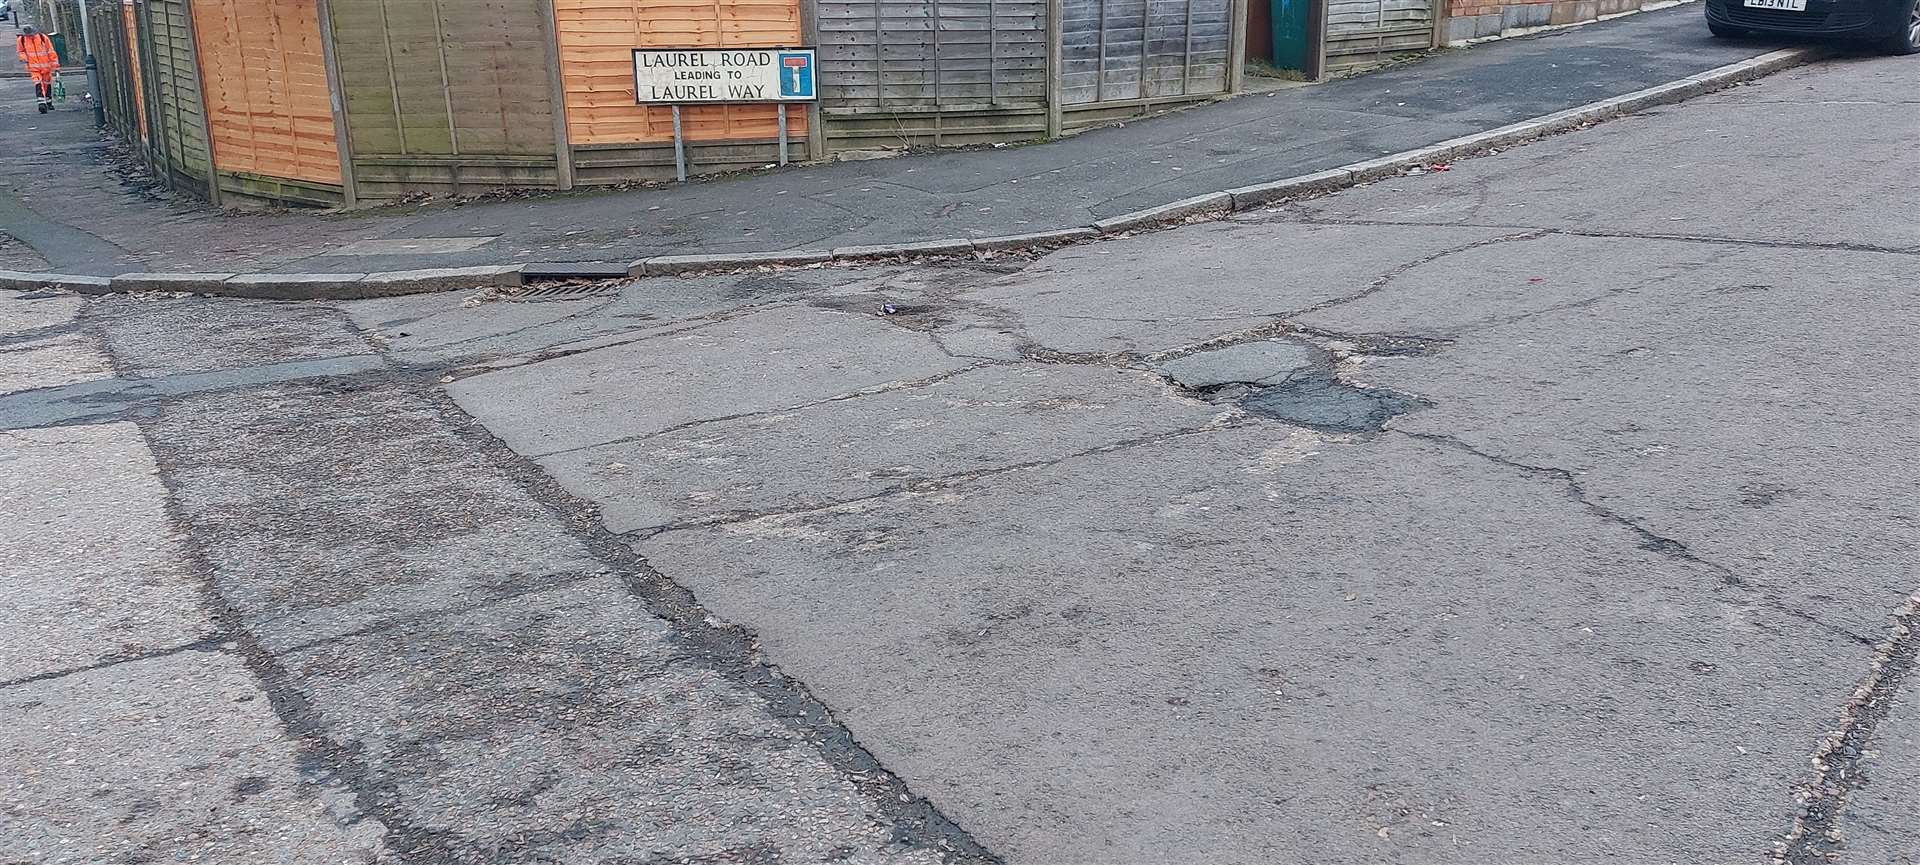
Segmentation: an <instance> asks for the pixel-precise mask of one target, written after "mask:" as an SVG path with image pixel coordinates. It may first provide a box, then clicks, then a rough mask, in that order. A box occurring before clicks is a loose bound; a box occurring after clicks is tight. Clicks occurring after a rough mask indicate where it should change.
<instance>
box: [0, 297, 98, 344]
mask: <svg viewBox="0 0 1920 865" xmlns="http://www.w3.org/2000/svg"><path fill="white" fill-rule="evenodd" d="M84 303H85V300H84V299H83V298H81V297H80V296H78V295H64V296H60V297H45V298H41V299H39V300H21V299H20V295H19V294H18V293H16V292H11V291H0V336H14V335H16V334H21V333H25V332H27V331H30V330H36V329H39V328H43V327H53V326H55V325H62V324H68V323H71V322H72V321H73V319H74V317H75V316H77V315H79V314H80V309H81V306H82V304H84Z"/></svg>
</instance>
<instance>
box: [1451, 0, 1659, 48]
mask: <svg viewBox="0 0 1920 865" xmlns="http://www.w3.org/2000/svg"><path fill="white" fill-rule="evenodd" d="M1651 2H1654V0H1553V2H1548V3H1526V2H1513V3H1498V2H1493V0H1447V16H1448V17H1447V23H1446V32H1445V33H1442V34H1441V36H1442V41H1443V42H1446V43H1448V44H1456V43H1460V42H1465V41H1467V40H1469V39H1482V38H1486V37H1490V36H1500V35H1504V34H1510V33H1512V32H1513V31H1516V30H1523V29H1528V28H1533V27H1545V26H1548V25H1550V24H1574V23H1577V22H1581V21H1592V20H1594V19H1596V18H1599V17H1600V16H1602V15H1616V14H1619V13H1621V12H1631V11H1634V10H1636V9H1639V8H1640V7H1641V6H1643V5H1646V4H1647V3H1651Z"/></svg>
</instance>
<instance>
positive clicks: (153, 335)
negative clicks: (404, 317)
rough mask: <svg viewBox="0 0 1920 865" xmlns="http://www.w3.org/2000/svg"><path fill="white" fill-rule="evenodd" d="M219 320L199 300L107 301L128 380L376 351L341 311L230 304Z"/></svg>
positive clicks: (104, 306)
mask: <svg viewBox="0 0 1920 865" xmlns="http://www.w3.org/2000/svg"><path fill="white" fill-rule="evenodd" d="M223 302H225V303H232V304H235V305H236V306H235V307H234V308H233V309H232V310H231V312H232V313H234V314H232V315H225V316H218V317H212V316H208V315H207V314H206V309H205V307H204V306H203V305H202V304H201V303H198V302H196V301H195V300H194V299H192V298H177V297H165V296H149V295H120V296H115V297H108V298H103V299H101V300H100V301H99V302H98V303H97V304H96V305H95V306H94V307H93V309H92V311H91V313H90V315H91V317H92V318H93V319H94V320H96V321H98V322H99V325H100V327H101V329H103V330H104V331H105V332H106V335H107V339H108V340H109V341H110V342H111V343H112V344H113V348H114V353H115V355H116V356H117V357H118V358H119V360H120V363H121V364H122V366H123V367H124V368H125V369H126V371H127V372H128V374H129V375H132V376H136V377H147V378H151V377H156V376H164V375H175V374H180V373H196V372H208V371H212V370H224V369H233V368H236V367H245V366H258V365H264V364H271V363H285V362H288V361H299V360H319V359H323V358H335V357H345V356H349V355H360V354H367V353H368V352H370V351H371V350H372V349H371V347H369V346H368V345H367V343H366V341H365V340H364V339H362V338H361V337H360V336H359V334H357V333H355V332H354V331H353V329H352V327H351V326H349V325H348V324H347V323H346V320H345V317H344V316H342V315H341V314H340V313H339V312H337V311H335V310H333V309H331V308H329V307H326V306H322V305H319V304H312V303H298V302H275V301H254V300H229V301H223Z"/></svg>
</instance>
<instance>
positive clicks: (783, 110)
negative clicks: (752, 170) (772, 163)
mask: <svg viewBox="0 0 1920 865" xmlns="http://www.w3.org/2000/svg"><path fill="white" fill-rule="evenodd" d="M780 164H781V165H785V164H787V103H785V102H782V103H780Z"/></svg>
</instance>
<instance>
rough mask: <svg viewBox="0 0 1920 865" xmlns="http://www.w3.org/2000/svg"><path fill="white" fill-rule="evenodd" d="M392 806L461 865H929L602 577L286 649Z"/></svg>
mask: <svg viewBox="0 0 1920 865" xmlns="http://www.w3.org/2000/svg"><path fill="white" fill-rule="evenodd" d="M285 663H286V664H287V668H288V673H289V675H290V676H292V677H293V678H294V679H295V680H296V681H298V682H299V683H300V687H301V689H302V690H303V691H304V692H305V693H306V694H307V695H308V698H309V699H310V700H311V702H312V704H313V706H314V707H315V709H316V710H318V711H319V712H320V713H322V714H323V715H324V716H326V717H328V718H329V719H331V720H332V722H333V723H332V727H331V730H330V734H331V735H332V736H333V737H334V738H335V740H336V741H338V742H339V743H341V744H342V745H343V746H345V747H346V748H348V749H350V750H351V751H352V752H353V753H354V754H356V755H357V756H358V758H359V759H360V760H363V761H365V764H366V766H367V767H368V768H367V771H368V772H369V776H370V777H369V782H370V783H371V785H372V787H373V788H374V789H376V790H381V791H391V792H390V793H385V794H383V795H384V796H385V797H386V798H387V801H386V802H384V803H383V804H384V805H385V807H388V808H392V809H394V810H395V811H397V812H398V813H401V814H404V815H405V823H406V825H408V826H410V827H411V829H412V831H413V832H415V833H418V834H423V835H428V836H436V837H443V838H447V839H450V841H449V842H448V843H447V844H446V845H445V850H446V851H447V852H448V853H449V854H451V856H452V857H453V858H452V861H464V860H465V859H466V858H467V857H469V856H474V855H479V853H480V852H481V851H487V850H493V849H498V848H499V847H502V846H505V845H516V846H517V849H519V850H521V851H522V853H523V855H528V856H533V857H536V858H538V859H540V860H542V861H553V862H567V863H581V865H587V863H599V862H609V861H633V862H646V861H662V860H665V861H673V860H680V861H689V860H690V861H701V860H702V859H706V860H709V861H725V860H727V859H729V858H743V857H745V856H746V855H747V853H746V852H745V851H757V852H755V853H753V854H752V855H754V856H758V857H761V858H762V859H763V861H781V862H828V861H845V862H854V863H878V862H899V863H921V865H934V863H937V862H938V861H939V857H938V855H937V854H934V853H933V852H931V851H918V852H915V851H911V850H907V849H904V848H901V847H898V846H896V845H894V844H893V843H892V839H891V837H890V832H889V830H888V827H887V826H886V825H885V824H884V823H883V822H882V820H881V819H880V818H879V817H878V816H877V812H876V811H875V810H874V809H873V807H872V805H871V804H870V803H867V802H866V800H865V797H864V796H863V795H862V794H861V793H860V792H859V791H858V790H857V789H856V788H855V787H854V786H853V784H852V783H851V782H850V781H848V780H847V779H846V778H844V777H842V776H840V775H839V774H838V773H837V772H836V771H835V770H834V768H833V767H832V766H831V765H829V764H827V763H826V762H825V761H824V760H822V759H821V757H820V754H819V752H818V751H817V750H815V749H814V748H813V747H812V746H811V745H810V743H808V742H807V741H806V740H805V739H804V738H803V737H801V736H800V735H799V734H798V733H797V732H796V731H794V730H793V729H791V728H789V727H787V726H785V725H783V724H781V723H779V722H777V721H775V720H774V719H773V718H772V717H770V716H769V715H768V714H767V712H766V709H765V705H764V703H762V701H760V700H759V699H757V698H755V696H754V695H753V694H752V693H751V692H748V691H745V690H744V689H742V688H741V687H740V686H739V685H737V684H735V683H731V682H728V681H726V680H724V679H721V678H720V677H719V676H717V675H715V673H714V672H713V671H712V670H710V669H705V668H703V667H702V666H701V665H699V664H697V663H693V662H691V661H690V660H688V659H687V658H686V657H685V656H684V655H683V654H682V653H681V652H680V651H679V650H677V649H676V648H675V647H674V646H673V645H672V643H671V641H670V640H669V638H668V634H667V627H666V625H665V623H663V622H661V621H660V620H659V619H657V618H654V617H653V616H652V615H650V614H649V613H648V611H647V610H646V608H645V607H644V606H642V605H640V604H639V603H637V602H636V601H635V600H634V599H633V598H632V596H631V595H629V594H628V593H627V592H626V590H625V588H624V587H623V586H622V585H621V583H620V581H619V580H617V579H613V578H604V579H598V580H592V581H588V582H585V583H580V584H578V585H574V586H570V587H565V588H558V589H553V590H550V591H545V592H537V593H534V594H530V595H526V596H524V597H519V598H514V599H510V600H505V601H502V602H500V603H497V604H493V605H489V606H485V607H481V608H478V609H473V610H467V611H463V612H459V613H456V614H454V615H450V616H447V617H444V618H439V619H434V620H431V621H423V622H416V623H409V624H405V625H402V626H399V627H395V628H391V629H386V630H381V631H376V632H372V633H366V634H360V635H354V636H351V637H348V638H345V639H342V640H338V641H333V642H328V643H324V644H321V645H317V646H313V647H310V648H307V649H302V650H298V651H294V652H291V653H289V654H288V655H287V656H286V658H285Z"/></svg>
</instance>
